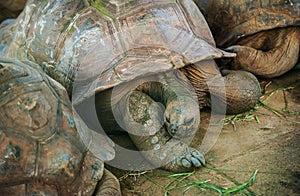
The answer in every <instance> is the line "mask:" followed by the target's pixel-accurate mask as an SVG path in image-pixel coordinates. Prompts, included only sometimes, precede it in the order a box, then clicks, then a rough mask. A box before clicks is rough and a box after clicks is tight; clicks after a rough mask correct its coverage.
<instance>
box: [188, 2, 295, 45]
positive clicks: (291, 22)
mask: <svg viewBox="0 0 300 196" xmlns="http://www.w3.org/2000/svg"><path fill="white" fill-rule="evenodd" d="M194 1H195V2H196V3H197V4H198V6H199V7H200V9H201V11H202V13H203V15H204V16H205V18H206V20H207V22H208V24H209V26H210V29H211V31H212V33H213V35H214V38H215V40H216V43H217V45H218V46H221V47H227V46H229V45H232V44H234V43H235V42H236V41H237V40H238V39H239V38H241V37H244V36H247V35H251V34H254V33H257V32H260V31H263V30H269V29H274V28H278V27H287V26H300V1H299V0H286V1H285V0H272V1H266V0H255V1H253V0H194Z"/></svg>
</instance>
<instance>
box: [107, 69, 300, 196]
mask: <svg viewBox="0 0 300 196" xmlns="http://www.w3.org/2000/svg"><path fill="white" fill-rule="evenodd" d="M261 85H262V88H263V89H265V94H264V95H263V96H262V97H261V101H262V102H263V103H264V104H266V105H265V107H264V106H263V105H262V104H260V105H258V106H257V108H256V110H253V111H250V112H247V113H245V114H243V115H238V116H235V118H234V116H227V118H226V120H225V122H226V123H225V125H223V127H222V132H221V134H220V136H219V137H218V140H217V142H216V143H215V145H214V146H213V148H212V149H211V150H210V151H209V152H208V153H207V154H206V155H205V157H206V160H207V167H206V168H201V169H199V170H196V171H194V172H193V173H189V174H181V176H179V177H178V176H177V177H174V176H173V177H172V176H168V175H171V174H172V173H170V172H166V171H163V170H160V169H156V170H152V171H145V172H130V171H123V170H119V169H115V168H110V169H111V170H112V172H113V173H114V174H115V175H116V176H117V177H118V178H119V180H120V182H121V186H122V192H123V194H124V195H188V196H190V195H220V193H218V192H217V191H216V190H213V189H212V187H211V185H214V187H219V188H220V189H222V188H223V190H224V191H226V189H227V191H229V190H232V189H230V188H233V187H236V186H238V185H241V184H243V183H245V182H247V181H248V180H249V179H250V177H251V176H252V175H253V173H254V172H255V171H256V170H258V173H257V175H256V178H255V180H254V183H251V184H250V186H248V187H247V188H244V189H243V190H242V191H239V192H235V193H236V194H237V195H300V157H299V156H300V131H299V130H300V70H292V71H291V72H289V73H287V74H285V75H284V76H281V77H278V78H275V79H270V80H261ZM201 116H202V123H203V124H204V126H203V127H202V128H201V130H199V133H198V134H199V135H198V136H197V137H196V138H195V140H194V142H193V145H194V146H195V147H198V148H199V144H200V143H201V139H202V138H203V134H204V133H205V124H207V121H208V119H209V113H206V112H202V113H201ZM122 141H123V142H124V138H123V139H122ZM125 143H126V142H125ZM124 145H130V144H124ZM192 184H193V185H196V184H197V186H192Z"/></svg>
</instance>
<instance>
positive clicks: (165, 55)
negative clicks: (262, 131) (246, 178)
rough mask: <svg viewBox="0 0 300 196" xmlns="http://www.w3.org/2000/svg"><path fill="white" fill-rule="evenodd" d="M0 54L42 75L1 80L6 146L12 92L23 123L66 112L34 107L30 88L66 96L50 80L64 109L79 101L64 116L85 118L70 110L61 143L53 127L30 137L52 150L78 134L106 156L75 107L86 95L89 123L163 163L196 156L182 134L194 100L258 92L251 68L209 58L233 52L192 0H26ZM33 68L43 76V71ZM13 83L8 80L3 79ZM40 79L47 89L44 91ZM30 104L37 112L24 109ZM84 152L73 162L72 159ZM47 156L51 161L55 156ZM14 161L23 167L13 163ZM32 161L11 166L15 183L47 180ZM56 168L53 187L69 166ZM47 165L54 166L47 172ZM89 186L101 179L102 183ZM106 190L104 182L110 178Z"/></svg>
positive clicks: (189, 163) (231, 105)
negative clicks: (232, 67)
mask: <svg viewBox="0 0 300 196" xmlns="http://www.w3.org/2000/svg"><path fill="white" fill-rule="evenodd" d="M0 54H1V56H4V57H5V59H1V62H2V67H4V68H5V67H9V69H12V70H14V69H17V70H18V69H21V70H23V69H30V70H32V71H27V72H26V73H27V74H28V75H31V77H32V78H33V79H34V77H35V75H36V74H41V75H43V78H47V79H44V81H45V82H42V81H41V80H39V81H41V83H43V86H40V87H39V88H37V89H34V88H33V87H32V85H31V84H30V82H29V80H28V83H27V82H26V83H24V84H22V85H23V89H26V90H25V91H23V90H21V88H18V85H19V83H18V80H16V79H12V80H11V82H10V83H8V84H7V83H4V86H5V87H6V88H4V89H5V91H8V92H9V93H10V94H9V96H7V98H6V99H7V100H8V101H3V100H2V99H1V102H0V105H1V106H2V107H3V108H9V109H7V110H5V112H4V113H3V114H4V118H2V119H4V120H2V119H1V120H2V121H1V130H2V134H3V137H5V138H7V139H6V140H7V143H8V144H7V145H6V146H9V145H11V146H13V147H11V148H16V145H17V144H16V143H17V142H18V137H17V136H16V135H11V134H10V130H11V124H9V123H6V122H7V121H6V120H5V119H7V118H8V117H6V113H8V114H10V115H12V113H10V112H9V111H10V109H15V110H16V108H18V107H20V106H18V103H19V102H18V101H17V100H18V97H22V100H23V99H24V100H28V103H27V102H26V103H25V106H26V107H27V104H29V106H28V107H29V108H28V109H27V110H26V111H27V112H28V113H29V114H28V115H29V116H30V118H29V117H28V118H29V119H30V123H28V122H27V123H28V124H27V128H28V130H31V129H35V127H36V126H44V127H47V128H48V129H50V125H47V124H45V123H44V124H42V123H43V122H42V119H43V118H45V119H47V120H44V121H49V122H50V121H51V122H54V123H55V122H56V123H61V118H64V117H66V116H64V115H62V114H63V113H62V112H63V111H64V110H63V109H59V110H58V112H54V113H53V116H52V117H51V116H49V114H48V113H42V112H41V111H44V110H46V111H47V109H49V108H48V107H46V106H43V107H45V108H46V109H43V110H39V107H36V106H39V104H38V103H40V102H41V104H42V101H43V100H44V99H41V100H40V99H38V98H34V97H39V96H43V97H46V98H49V99H51V98H50V94H49V93H48V92H49V91H50V92H51V93H54V94H55V99H54V100H52V104H54V105H57V102H58V103H59V104H60V105H64V104H63V103H64V102H66V99H67V98H66V96H65V95H64V94H63V93H62V91H63V89H62V87H61V86H60V85H59V84H58V83H60V84H61V85H62V86H63V87H64V88H65V89H66V91H67V92H68V95H69V98H70V99H71V100H72V104H73V106H74V108H73V109H74V110H75V108H79V110H76V111H75V112H74V114H73V116H74V118H75V117H76V118H79V119H80V118H82V119H84V122H85V123H88V124H87V127H86V126H84V125H85V124H84V123H83V122H81V121H80V120H78V122H79V123H77V124H76V122H77V121H75V124H74V125H73V126H75V127H76V128H77V129H76V130H77V132H78V134H79V136H80V137H76V138H73V137H70V138H69V137H68V134H67V136H66V137H65V140H66V141H68V140H70V142H69V143H68V145H70V147H68V145H65V146H60V145H55V143H57V141H58V140H57V139H56V137H54V136H56V135H54V136H52V135H51V134H49V135H47V134H45V135H44V134H43V133H41V135H37V136H35V137H34V139H35V141H36V143H34V144H35V145H40V143H41V142H43V141H44V140H45V141H47V142H48V141H49V142H50V141H53V142H54V143H51V144H49V148H55V147H56V146H57V148H56V150H58V151H61V150H62V149H61V148H64V147H66V148H67V147H68V148H71V147H72V146H78V145H79V144H81V143H80V142H79V141H77V140H81V142H83V143H84V144H86V147H87V148H88V149H89V153H91V154H93V156H95V157H97V158H99V159H100V160H104V161H105V160H107V159H105V158H103V157H106V155H107V153H108V154H109V152H110V151H109V150H105V149H106V148H108V146H109V145H105V144H106V143H110V142H109V141H110V140H109V139H108V140H107V141H106V140H104V139H103V138H104V136H103V135H101V134H104V133H102V132H101V131H98V130H95V127H94V125H92V124H90V123H89V122H88V121H89V118H87V117H86V116H89V114H88V113H89V109H87V108H85V106H83V107H81V106H82V105H84V103H85V102H86V100H89V99H91V98H92V99H95V107H96V111H97V115H98V118H99V121H100V124H101V126H100V128H99V129H101V128H104V129H105V131H107V132H111V131H120V130H121V129H123V130H126V131H127V132H128V133H129V136H130V137H131V139H132V141H133V142H134V143H135V145H136V146H137V148H138V149H139V150H141V151H142V153H143V154H144V155H145V157H146V159H148V161H149V162H151V163H152V164H153V165H157V166H158V167H162V168H165V169H168V170H171V171H185V170H191V169H193V168H195V167H201V166H202V165H203V164H204V163H205V160H204V158H203V155H202V154H201V153H200V152H199V151H198V150H196V149H194V148H192V147H190V146H189V145H188V142H187V140H186V139H185V138H189V136H191V135H192V134H193V133H194V132H195V131H197V130H198V128H199V121H200V111H199V109H201V108H202V107H204V106H209V105H211V103H212V101H211V100H217V101H215V103H217V105H215V106H214V108H215V111H216V112H225V111H226V112H228V113H235V112H241V111H245V110H247V109H249V108H251V107H253V106H254V105H255V104H256V102H257V100H258V98H259V96H260V87H259V84H258V81H257V80H256V78H255V77H254V76H253V75H252V74H250V73H248V72H243V71H228V72H226V73H224V76H223V75H222V74H221V73H220V71H219V70H218V68H217V66H216V65H215V63H214V60H213V59H214V58H221V57H232V56H233V54H231V53H227V52H224V51H222V50H219V49H217V48H216V47H215V42H214V39H213V37H212V35H211V33H210V31H209V28H208V25H207V23H206V22H205V19H204V17H203V16H202V14H201V13H200V11H199V9H198V8H197V6H196V5H195V4H194V2H193V1H192V0H180V1H173V0H169V1H148V0H142V1H141V0H139V1H138V0H134V1H132V0H122V1H114V0H107V1H98V0H94V1H93V0H82V1H80V0H75V1H74V0H61V1H55V0H47V1H46V0H29V1H28V2H27V4H26V6H25V8H24V11H23V12H22V13H21V14H20V16H19V17H18V18H17V19H16V20H15V21H14V22H12V23H11V24H9V25H7V26H4V27H3V28H2V29H1V30H0ZM8 59H10V60H8ZM7 61H9V65H8V63H7ZM29 67H31V68H29ZM34 70H36V71H34ZM41 70H43V72H45V73H46V74H47V75H48V76H50V77H51V78H48V77H46V76H44V74H43V73H42V71H41ZM31 72H36V74H31ZM25 75H26V74H25ZM6 77H7V76H6ZM33 79H32V80H33ZM54 80H55V81H56V82H54ZM21 81H22V80H21ZM46 81H47V82H46ZM48 81H51V82H48ZM3 82H4V81H3ZM57 82H58V83H57ZM15 83H18V85H11V86H9V84H15ZM21 83H22V82H21ZM52 83H55V85H53V84H52ZM20 85H21V84H20ZM56 86H59V87H56ZM44 88H45V89H48V88H50V90H49V91H45V90H44ZM52 89H54V90H52ZM3 92H4V91H3ZM56 92H57V93H56ZM58 92H60V93H58ZM95 93H96V95H95ZM29 95H30V96H32V97H33V98H34V99H33V100H34V101H33V103H32V101H31V98H30V97H29V98H26V97H28V96H29ZM52 97H53V96H52ZM9 99H12V100H13V101H15V102H16V104H14V105H10V104H9V103H14V102H12V101H9ZM62 100H63V101H62ZM21 103H23V102H21ZM46 105H48V104H46ZM67 106H68V107H67V109H66V111H68V112H69V110H70V109H71V106H70V105H69V103H68V104H67ZM199 106H200V107H199ZM225 106H227V108H226V109H225ZM222 108H223V109H222ZM36 110H37V111H36ZM82 110H83V112H82ZM79 111H80V112H79ZM34 112H36V113H38V114H39V115H40V116H39V115H31V114H33V113H34ZM77 112H78V113H79V114H78V115H77ZM16 115H17V114H16ZM44 115H47V116H44ZM58 115H62V117H58ZM69 116H71V115H69ZM12 118H13V115H12ZM71 119H72V117H71ZM22 123H24V125H25V122H23V121H21V122H20V124H16V128H15V129H14V130H15V131H17V132H18V134H19V135H20V136H21V137H22V136H23V135H24V137H25V134H24V133H23V132H21V130H23V127H22ZM48 126H49V127H48ZM78 127H80V128H78ZM66 129H67V128H66V127H62V128H61V132H62V133H61V134H64V132H65V131H66ZM91 129H93V131H92V130H91ZM97 132H99V133H100V132H101V134H99V133H97ZM28 134H29V135H31V134H33V132H32V131H29V133H28ZM33 135H34V134H33ZM94 135H95V136H94ZM30 137H33V136H30ZM90 137H91V138H100V139H99V142H98V143H97V140H96V139H94V140H93V139H87V138H90ZM9 141H11V142H9ZM102 143H103V144H102ZM32 145H33V144H32V143H30V142H29V143H28V146H26V145H24V146H19V147H18V149H20V150H18V152H19V155H18V156H20V157H24V156H25V157H27V158H28V160H29V161H33V160H34V159H31V158H30V156H29V155H28V154H29V152H40V151H38V150H39V148H37V150H34V149H33V146H32ZM1 147H2V145H1ZM11 148H10V149H11ZM23 148H24V149H25V148H26V149H28V151H26V150H23ZM78 148H79V149H83V147H78ZM98 148H99V149H98ZM102 148H105V149H102ZM6 152H7V150H5V148H3V150H2V154H1V156H2V157H3V158H2V159H5V156H7V155H6V154H5V153H6ZM76 152H77V151H76ZM40 157H42V155H41V156H39V158H38V159H35V160H37V161H33V162H30V163H28V165H29V166H31V167H35V168H38V167H37V166H36V165H37V163H38V161H39V160H42V159H43V160H45V161H46V162H47V161H51V160H50V159H49V160H48V157H47V156H45V157H43V158H40ZM88 157H89V156H88ZM85 160H86V159H82V161H81V162H77V163H78V164H77V166H80V165H82V164H83V163H84V161H85ZM53 163H54V164H53V165H52V168H53V170H55V171H57V170H58V168H61V167H62V166H61V165H64V163H61V162H55V161H54V162H53ZM71 166H72V165H71ZM71 166H68V167H71ZM17 167H18V168H20V169H21V170H22V169H23V170H24V165H21V164H20V163H19V165H17ZM52 168H49V165H46V166H45V171H47V170H48V171H49V170H51V171H52ZM46 169H47V170H46ZM38 171H39V170H38V169H35V170H34V171H32V172H27V171H24V173H22V174H20V176H21V175H24V176H25V175H27V176H29V178H26V179H27V181H26V180H25V181H22V183H24V184H30V183H31V180H32V178H30V177H31V176H32V175H37V179H38V182H40V183H42V184H46V185H47V183H49V186H52V185H53V184H54V182H53V181H47V178H45V177H44V176H43V175H40V173H39V172H38ZM100 171H102V170H101V169H100ZM26 172H27V173H26ZM58 172H61V173H60V175H61V176H62V178H60V180H59V181H58V182H57V184H56V187H59V186H60V185H62V184H64V182H65V180H66V179H65V178H63V176H64V175H66V176H68V175H70V174H66V173H68V171H67V170H62V171H61V170H59V171H58ZM50 173H51V172H50ZM54 174H55V175H58V174H57V172H54ZM74 175H75V174H74ZM92 176H93V175H92ZM99 176H101V175H99ZM89 177H91V176H89ZM0 179H1V186H3V185H6V186H9V185H12V184H13V185H16V184H18V183H21V182H19V181H18V182H12V181H13V180H12V176H9V175H5V177H4V176H3V175H0ZM97 179H98V180H99V178H97ZM74 182H75V181H74ZM81 186H84V185H81ZM98 187H100V189H101V187H102V185H101V184H100V186H98ZM109 190H112V189H111V187H110V189H109Z"/></svg>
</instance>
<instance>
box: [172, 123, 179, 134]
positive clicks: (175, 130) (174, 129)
mask: <svg viewBox="0 0 300 196" xmlns="http://www.w3.org/2000/svg"><path fill="white" fill-rule="evenodd" d="M177 130H178V126H177V125H174V124H171V125H170V132H171V134H175V133H176V132H177Z"/></svg>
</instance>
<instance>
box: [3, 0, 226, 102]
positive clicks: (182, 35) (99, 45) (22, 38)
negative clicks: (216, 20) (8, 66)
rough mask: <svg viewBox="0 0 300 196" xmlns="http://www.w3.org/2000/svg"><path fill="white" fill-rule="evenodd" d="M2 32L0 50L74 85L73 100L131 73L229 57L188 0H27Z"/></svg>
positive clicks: (125, 79)
mask: <svg viewBox="0 0 300 196" xmlns="http://www.w3.org/2000/svg"><path fill="white" fill-rule="evenodd" d="M25 13H26V14H25ZM19 24H22V25H19ZM12 31H13V32H14V35H15V36H14V37H11V32H12ZM7 32H9V35H8V34H6V35H5V34H4V35H2V37H1V36H0V48H4V49H3V50H2V51H0V53H3V55H4V56H7V57H13V58H16V57H17V58H19V59H30V60H32V61H35V62H37V63H39V64H40V65H41V66H43V68H44V69H45V70H46V72H47V73H48V74H49V75H50V76H51V77H53V78H54V79H55V80H57V81H59V82H60V83H61V84H63V85H64V86H65V87H66V88H67V90H68V93H69V94H71V93H72V90H74V91H73V94H72V95H73V101H75V102H76V101H78V100H81V99H83V98H84V97H86V96H89V95H90V94H91V93H93V92H94V91H95V90H99V91H100V90H103V89H106V88H110V87H113V86H115V85H118V84H120V83H122V82H124V81H130V80H132V79H134V78H136V77H140V76H143V75H148V74H154V73H159V72H163V71H167V70H170V69H176V68H180V67H182V66H184V65H186V64H189V63H194V62H197V61H201V60H203V59H207V58H218V57H222V56H224V55H229V54H228V53H225V52H223V51H220V50H218V49H216V48H215V43H214V40H213V37H212V35H211V33H210V30H209V28H208V25H207V23H206V22H205V19H204V17H203V16H202V14H201V13H200V11H199V9H198V8H197V6H196V5H195V4H194V2H193V1H192V0H179V1H175V0H168V1H161V0H154V1H153V0H124V1H108V0H106V1H79V0H77V1H74V0H61V1H56V0H50V1H40V0H31V1H30V2H29V3H28V4H27V6H26V7H25V9H24V12H23V13H22V14H21V15H20V17H19V18H18V20H17V21H16V23H15V24H14V25H11V26H10V30H8V31H7ZM0 35H1V32H0ZM4 40H9V41H8V42H9V44H6V45H5V43H4ZM229 56H230V55H229ZM177 62H182V63H179V64H178V65H177V64H176V63H177ZM75 76H76V77H75ZM74 82H75V89H73V88H72V87H73V86H72V85H73V84H74Z"/></svg>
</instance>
